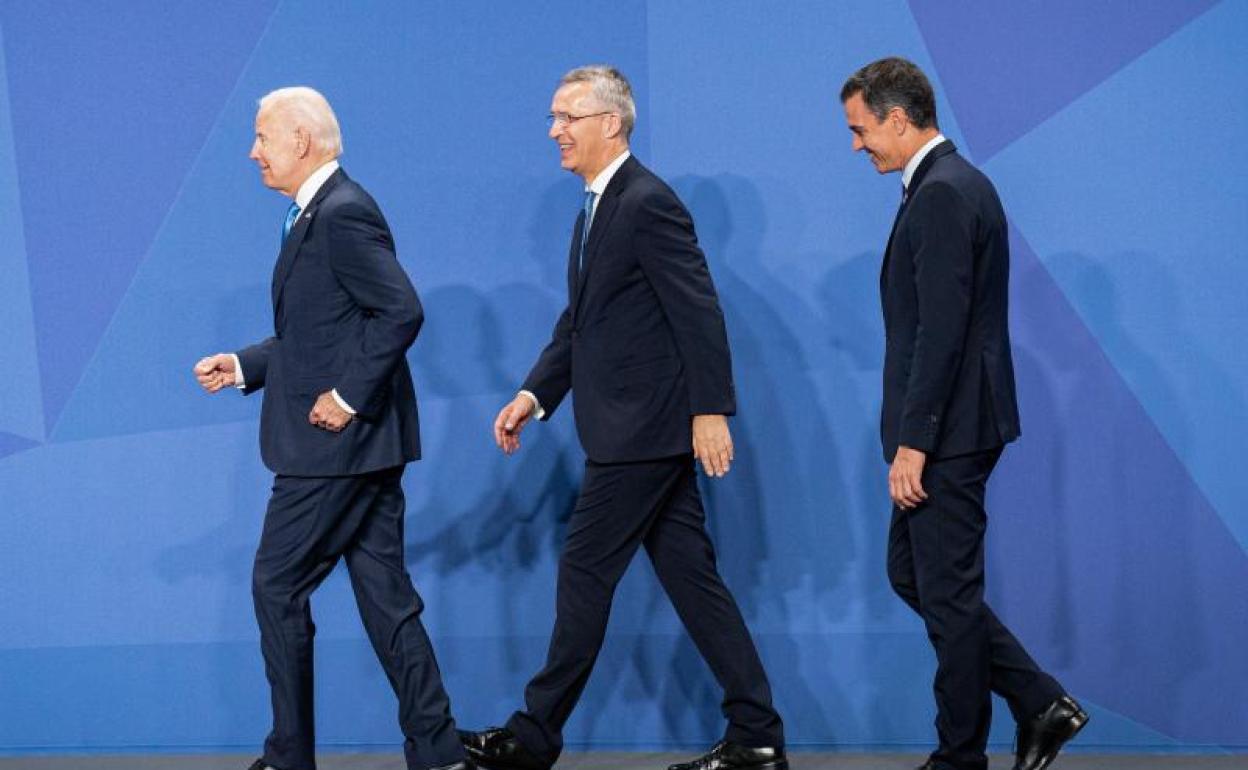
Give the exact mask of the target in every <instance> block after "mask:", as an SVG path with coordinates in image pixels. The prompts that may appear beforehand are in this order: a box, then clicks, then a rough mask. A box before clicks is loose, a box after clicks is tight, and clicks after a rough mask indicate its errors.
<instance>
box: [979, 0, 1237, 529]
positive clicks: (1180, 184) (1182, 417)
mask: <svg viewBox="0 0 1248 770" xmlns="http://www.w3.org/2000/svg"><path fill="white" fill-rule="evenodd" d="M1246 30H1248V4H1245V3H1223V4H1222V5H1219V6H1218V7H1216V8H1214V9H1213V10H1211V11H1209V12H1208V13H1206V14H1205V15H1203V16H1201V17H1200V18H1199V19H1196V20H1195V21H1193V22H1192V23H1190V24H1188V25H1187V26H1186V27H1184V28H1183V29H1182V30H1180V31H1179V32H1178V33H1176V34H1175V35H1173V36H1172V37H1170V38H1169V39H1167V40H1166V41H1165V42H1163V43H1162V44H1160V45H1159V46H1157V47H1156V48H1154V49H1153V50H1151V51H1149V52H1148V53H1146V54H1144V55H1143V56H1141V57H1140V58H1139V59H1137V60H1136V61H1134V62H1132V63H1131V64H1130V65H1128V66H1127V67H1125V68H1123V69H1122V70H1120V71H1119V72H1118V73H1117V74H1115V75H1114V76H1113V77H1111V78H1109V79H1108V80H1106V81H1105V82H1103V83H1102V84H1101V85H1100V86H1098V87H1097V88H1096V89H1095V90H1093V91H1091V92H1089V93H1088V94H1086V95H1085V96H1084V97H1082V98H1080V99H1079V100H1077V101H1075V102H1074V103H1072V104H1071V105H1070V106H1069V107H1068V108H1067V109H1065V110H1063V111H1062V112H1061V113H1059V114H1057V115H1055V116H1053V117H1052V118H1051V119H1050V120H1048V121H1047V122H1045V123H1044V124H1043V125H1041V126H1039V127H1037V128H1036V129H1035V130H1033V131H1032V132H1031V133H1029V134H1028V135H1027V136H1025V137H1023V138H1022V139H1020V140H1019V141H1017V142H1015V143H1014V144H1013V145H1011V146H1010V147H1008V148H1006V149H1005V150H1004V151H1003V152H1001V153H1000V154H999V155H997V156H996V157H995V158H994V159H993V160H992V162H991V163H989V164H988V166H989V167H988V171H989V174H990V175H991V176H992V178H993V179H994V180H996V181H997V183H998V185H999V186H1000V188H1001V190H1002V195H1003V197H1004V198H1005V199H1006V201H1007V210H1008V211H1010V213H1011V215H1012V217H1013V218H1014V220H1015V221H1016V222H1017V223H1018V225H1019V227H1020V228H1021V229H1022V230H1023V231H1024V232H1025V233H1026V234H1027V238H1028V241H1029V242H1030V243H1031V244H1032V245H1033V246H1034V247H1035V249H1036V252H1037V255H1038V256H1039V257H1040V259H1041V260H1042V261H1043V262H1044V264H1045V266H1046V268H1047V269H1048V272H1049V273H1050V274H1052V276H1053V277H1054V279H1055V280H1056V281H1057V283H1058V284H1059V285H1060V286H1061V289H1062V291H1063V292H1064V293H1065V294H1066V296H1067V297H1068V298H1069V300H1070V302H1071V304H1072V305H1073V306H1074V307H1075V309H1076V310H1077V311H1078V313H1079V315H1080V317H1081V318H1082V319H1083V321H1084V323H1085V324H1086V325H1087V326H1088V328H1089V329H1090V330H1091V332H1092V333H1093V334H1094V335H1095V336H1096V339H1097V342H1098V343H1099V344H1100V346H1101V347H1102V348H1103V349H1104V351H1105V355H1106V356H1108V358H1109V360H1110V361H1111V362H1112V363H1113V366H1114V367H1115V368H1116V369H1117V370H1118V372H1120V374H1121V376H1122V378H1123V379H1124V380H1125V381H1126V382H1127V384H1128V385H1129V386H1130V388H1131V390H1132V391H1133V392H1134V393H1135V395H1136V397H1137V398H1138V399H1139V400H1140V402H1141V403H1142V404H1143V405H1144V408H1145V409H1146V410H1147V412H1148V414H1149V415H1150V416H1151V418H1152V419H1153V420H1154V421H1155V422H1156V423H1157V426H1158V427H1159V428H1160V430H1161V432H1162V434H1163V435H1164V436H1165V437H1166V440H1167V441H1168V442H1169V444H1170V446H1171V447H1172V448H1173V449H1174V451H1175V452H1177V453H1178V455H1179V457H1180V458H1181V459H1182V461H1183V462H1184V463H1185V465H1186V466H1187V467H1188V469H1189V470H1190V472H1191V474H1192V475H1193V477H1194V478H1195V479H1196V480H1197V481H1198V482H1199V484H1200V487H1201V489H1202V490H1203V491H1204V493H1205V494H1206V495H1208V496H1209V498H1210V500H1211V501H1212V502H1213V503H1214V505H1215V506H1216V507H1217V509H1218V511H1219V513H1220V514H1221V515H1222V516H1223V518H1224V519H1225V521H1226V524H1227V526H1229V527H1230V528H1231V529H1232V530H1233V531H1234V532H1235V533H1236V535H1237V537H1238V539H1239V542H1240V543H1241V545H1243V546H1244V548H1245V549H1248V513H1246V512H1245V509H1244V504H1243V503H1244V500H1245V499H1248V474H1245V473H1244V472H1243V461H1242V455H1243V444H1244V436H1245V435H1246V434H1248V400H1246V399H1245V394H1246V393H1248V366H1246V365H1245V357H1244V350H1245V346H1244V340H1245V339H1248V301H1245V288H1244V287H1245V286H1248V241H1245V238H1244V226H1245V223H1248V184H1246V183H1245V180H1248V154H1246V153H1244V152H1240V151H1239V150H1238V148H1239V146H1240V145H1242V144H1243V141H1244V137H1248V57H1246V56H1245V55H1244V51H1243V47H1242V40H1243V35H1244V33H1245V31H1246ZM1232 84H1233V85H1232ZM1125 105H1130V106H1129V107H1126V106H1125ZM1196 116H1200V117H1196ZM1192 120H1195V121H1197V122H1198V123H1199V124H1200V125H1199V128H1194V127H1193V126H1192V125H1191V121H1192ZM1076 179H1077V180H1079V181H1078V183H1072V180H1076Z"/></svg>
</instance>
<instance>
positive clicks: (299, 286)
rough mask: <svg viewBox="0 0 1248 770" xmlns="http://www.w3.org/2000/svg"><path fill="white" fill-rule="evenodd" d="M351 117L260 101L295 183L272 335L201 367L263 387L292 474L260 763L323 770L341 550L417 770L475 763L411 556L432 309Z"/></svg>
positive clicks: (280, 456) (285, 185)
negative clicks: (329, 631) (331, 595)
mask: <svg viewBox="0 0 1248 770" xmlns="http://www.w3.org/2000/svg"><path fill="white" fill-rule="evenodd" d="M341 152H342V139H341V136H340V134H339V130H338V121H337V119H336V118H335V117H334V112H333V110H332V109H331V108H330V106H329V103H328V102H327V101H326V100H325V97H323V96H321V95H320V94H319V93H317V92H316V91H313V90H312V89H310V88H283V89H280V90H277V91H274V92H273V93H270V94H269V95H267V96H265V97H264V98H263V99H261V100H260V109H259V110H258V112H257V114H256V138H255V142H254V144H253V145H252V148H251V156H250V157H251V159H252V160H254V161H255V162H256V163H257V165H258V166H259V167H260V176H261V180H262V181H263V182H264V184H265V186H267V187H269V188H272V189H274V190H277V191H278V192H280V193H282V194H283V195H286V196H287V197H290V198H293V199H294V202H293V203H291V205H290V208H289V209H288V210H287V212H286V217H285V219H284V221H283V223H282V227H281V248H280V253H279V254H278V258H277V265H276V267H275V268H274V270H273V286H272V300H273V330H274V332H273V336H271V337H269V338H268V339H266V340H264V341H263V342H260V343H258V344H256V345H252V346H251V347H248V348H244V349H243V350H240V351H239V352H237V353H218V354H216V355H212V356H208V357H206V358H204V359H202V360H200V361H199V363H197V364H196V365H195V368H194V372H195V376H196V378H197V379H198V380H199V382H200V384H201V385H202V386H203V387H204V389H205V390H207V391H208V392H210V393H215V392H217V391H220V390H222V389H224V388H227V387H234V388H238V389H241V391H242V392H243V393H254V392H256V391H258V390H260V389H262V388H263V389H264V392H265V396H264V404H263V408H262V409H261V413H260V450H261V455H262V457H263V458H264V462H265V465H267V466H268V467H269V469H270V470H272V471H273V472H274V474H275V478H274V481H273V493H272V496H271V497H270V499H269V506H268V511H267V512H266V514H265V517H264V528H263V532H262V534H261V536H260V545H259V548H258V549H257V550H256V559H255V566H254V570H253V572H252V596H253V598H254V600H255V607H256V619H257V620H258V622H259V625H260V646H261V650H262V652H263V654H264V666H265V674H266V676H267V677H268V680H269V685H270V687H271V693H272V704H273V729H272V732H270V733H269V736H268V738H267V739H266V740H265V743H264V755H263V757H261V758H260V759H257V760H256V762H255V763H254V764H253V765H252V766H251V770H265V768H270V769H271V770H314V768H315V767H316V758H315V755H314V752H315V739H314V736H315V726H314V713H313V707H312V691H313V687H312V657H313V655H312V637H313V634H314V633H315V630H316V629H315V626H313V624H312V614H311V610H310V608H309V599H310V597H311V594H312V592H313V591H314V590H315V589H316V587H317V586H318V585H320V584H321V582H322V581H323V580H324V579H325V577H326V576H327V575H329V573H330V571H331V570H332V569H333V568H334V565H335V564H337V563H338V560H339V559H340V558H341V559H343V560H344V561H345V562H346V564H347V571H348V573H349V575H350V578H351V587H352V588H353V589H354V591H355V597H356V602H357V604H358V605H359V609H360V617H361V619H362V620H363V621H364V628H365V630H366V631H367V633H368V637H369V639H370V641H371V642H372V644H373V649H374V650H375V651H376V653H377V657H378V658H379V659H380V660H381V664H382V666H383V668H385V671H386V677H387V678H388V679H389V680H390V683H391V686H392V687H393V688H394V691H395V694H396V695H397V696H398V698H399V724H400V726H401V727H402V730H403V735H404V736H405V741H404V744H403V750H404V754H405V755H406V759H407V767H408V770H429V769H430V768H444V769H446V770H451V769H452V768H456V769H458V770H463V768H465V767H466V762H465V756H464V750H463V747H462V746H461V745H460V743H459V741H458V739H457V736H456V733H455V723H454V721H453V720H452V718H451V712H450V701H449V699H448V698H447V695H446V692H445V691H444V689H443V687H442V679H441V675H440V674H439V672H438V665H437V661H436V660H435V658H434V654H433V647H432V646H431V645H430V642H429V637H428V636H427V635H426V633H425V629H424V627H423V626H422V625H421V622H420V613H421V610H422V609H423V607H424V605H423V603H422V601H421V599H420V596H419V595H418V594H417V593H416V590H415V588H413V586H412V581H411V578H410V576H409V575H408V573H407V568H406V566H405V563H404V559H403V511H404V500H403V487H402V484H401V479H402V477H403V469H404V467H405V466H406V464H407V463H409V462H412V461H413V460H417V459H419V458H420V432H419V422H418V419H417V414H416V394H415V391H414V390H413V387H412V376H411V372H410V371H409V370H408V367H407V359H406V353H407V349H408V348H409V347H411V345H412V342H413V341H415V339H416V334H417V332H418V331H419V330H420V326H421V322H422V320H423V317H424V316H423V312H422V310H421V306H420V300H419V299H418V298H417V296H416V291H415V289H414V288H413V287H412V283H411V281H410V280H408V277H407V274H406V273H405V272H404V271H403V268H402V267H401V266H400V265H399V262H398V259H397V258H396V256H395V251H394V241H393V239H392V238H391V236H390V228H389V226H388V225H387V224H386V220H385V218H384V217H383V216H382V214H381V210H380V209H379V208H378V207H377V203H376V202H375V201H374V200H373V199H372V197H370V196H369V194H368V193H367V192H365V191H364V189H363V188H362V187H360V186H359V185H358V184H356V183H355V182H353V181H352V180H351V179H350V178H348V177H347V174H346V172H345V171H343V170H342V169H341V168H339V165H338V161H337V158H338V156H339V154H341Z"/></svg>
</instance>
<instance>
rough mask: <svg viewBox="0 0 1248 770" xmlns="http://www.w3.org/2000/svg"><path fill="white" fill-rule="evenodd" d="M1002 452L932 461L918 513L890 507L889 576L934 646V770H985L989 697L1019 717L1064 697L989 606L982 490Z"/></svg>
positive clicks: (912, 510) (989, 714)
mask: <svg viewBox="0 0 1248 770" xmlns="http://www.w3.org/2000/svg"><path fill="white" fill-rule="evenodd" d="M1000 456H1001V449H1000V448H997V449H992V450H990V451H987V452H979V453H976V454H970V455H963V456H960V457H952V458H948V459H941V460H936V461H933V462H930V463H928V465H927V466H926V467H925V468H924V470H923V489H924V490H925V491H926V492H927V495H928V499H927V500H926V501H925V502H924V503H923V504H921V505H919V506H918V507H917V508H913V509H910V510H908V511H907V510H902V509H901V508H898V507H895V506H894V508H893V516H892V524H891V526H890V527H889V533H888V577H889V582H891V583H892V586H893V589H894V590H895V591H896V592H897V594H898V595H899V596H900V597H901V598H902V599H903V600H904V601H905V602H906V604H908V605H910V607H911V609H913V610H914V611H915V612H917V613H918V614H919V615H920V616H921V617H922V618H923V623H924V625H925V626H926V627H927V635H928V638H929V639H930V640H931V643H932V646H933V647H934V648H935V650H936V679H935V685H934V689H935V694H936V708H937V716H936V732H937V735H938V738H939V741H940V745H939V747H938V748H937V750H936V752H935V753H934V754H933V755H932V759H933V760H935V762H936V763H937V767H941V768H956V770H983V768H986V767H987V766H988V759H987V756H986V755H985V753H984V750H985V747H986V745H987V741H988V727H989V723H990V720H991V714H992V711H991V709H992V703H991V698H990V696H989V693H990V692H995V693H997V694H998V695H1000V696H1001V697H1002V698H1004V699H1005V700H1006V702H1007V703H1008V704H1009V706H1010V710H1011V711H1012V712H1013V714H1014V717H1015V719H1016V720H1020V721H1021V720H1025V719H1028V718H1031V717H1033V716H1035V715H1037V714H1038V713H1039V712H1041V711H1042V710H1043V709H1044V708H1045V707H1047V706H1048V705H1049V704H1050V703H1051V702H1053V700H1055V699H1056V698H1058V697H1060V696H1061V695H1062V694H1063V690H1062V687H1061V685H1059V684H1058V683H1057V681H1056V680H1055V679H1053V677H1051V676H1049V675H1048V674H1046V673H1044V672H1043V671H1041V670H1040V668H1039V667H1038V666H1037V665H1036V663H1035V661H1034V660H1032V659H1031V656H1030V655H1028V654H1027V651H1026V650H1024V649H1023V646H1022V645H1021V644H1019V642H1018V640H1017V639H1016V638H1014V635H1013V634H1012V633H1010V631H1009V629H1007V628H1006V627H1005V626H1004V625H1003V624H1002V623H1001V621H1000V620H998V619H997V616H996V614H994V613H993V611H992V609H991V608H990V607H989V606H988V605H987V603H985V601H984V533H985V531H986V529H987V525H988V516H987V512H986V511H985V510H984V494H985V490H986V486H987V483H988V477H989V475H991V473H992V469H993V468H994V467H995V466H996V463H997V460H998V459H999V458H1000Z"/></svg>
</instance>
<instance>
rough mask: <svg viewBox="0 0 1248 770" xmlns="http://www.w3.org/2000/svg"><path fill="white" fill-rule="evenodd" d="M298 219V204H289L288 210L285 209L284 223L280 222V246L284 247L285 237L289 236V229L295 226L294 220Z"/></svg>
mask: <svg viewBox="0 0 1248 770" xmlns="http://www.w3.org/2000/svg"><path fill="white" fill-rule="evenodd" d="M298 218H299V204H298V203H291V204H290V208H288V209H286V221H285V222H282V245H283V246H284V245H286V237H287V236H289V235H290V228H292V227H294V226H295V220H296V219H298Z"/></svg>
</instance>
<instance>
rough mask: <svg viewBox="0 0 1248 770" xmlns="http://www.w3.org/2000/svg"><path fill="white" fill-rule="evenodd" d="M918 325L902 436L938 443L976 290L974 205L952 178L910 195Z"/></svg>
mask: <svg viewBox="0 0 1248 770" xmlns="http://www.w3.org/2000/svg"><path fill="white" fill-rule="evenodd" d="M910 206H911V210H910V212H909V215H908V216H907V225H906V234H905V235H906V237H907V238H908V239H909V241H910V244H911V248H912V251H913V254H914V279H915V291H916V294H917V300H918V317H919V320H918V328H917V330H916V334H915V344H914V355H913V358H912V359H911V362H910V378H909V380H908V382H907V385H906V396H905V400H904V401H903V404H902V412H901V430H900V434H899V443H900V444H902V445H904V446H908V447H910V448H912V449H917V450H919V451H922V452H931V451H933V450H934V449H935V448H936V443H937V440H938V438H939V436H940V431H941V422H942V421H943V420H944V417H945V414H944V412H945V407H946V405H947V404H948V402H949V399H950V396H951V395H952V392H953V386H954V382H955V380H956V379H957V375H958V369H959V367H960V366H961V362H962V354H963V350H964V347H965V341H966V332H967V325H968V323H969V320H970V313H971V296H972V292H973V290H974V287H973V286H972V276H973V275H974V259H975V257H974V228H975V213H974V211H973V209H972V208H971V206H970V205H969V204H968V203H967V201H966V200H965V199H964V198H963V197H962V195H961V193H959V192H958V191H957V190H956V189H954V188H953V187H952V186H950V185H948V184H944V183H933V184H928V185H925V186H924V187H923V188H922V189H920V190H919V191H918V194H916V195H915V198H914V200H913V201H912V202H911V203H910Z"/></svg>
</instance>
